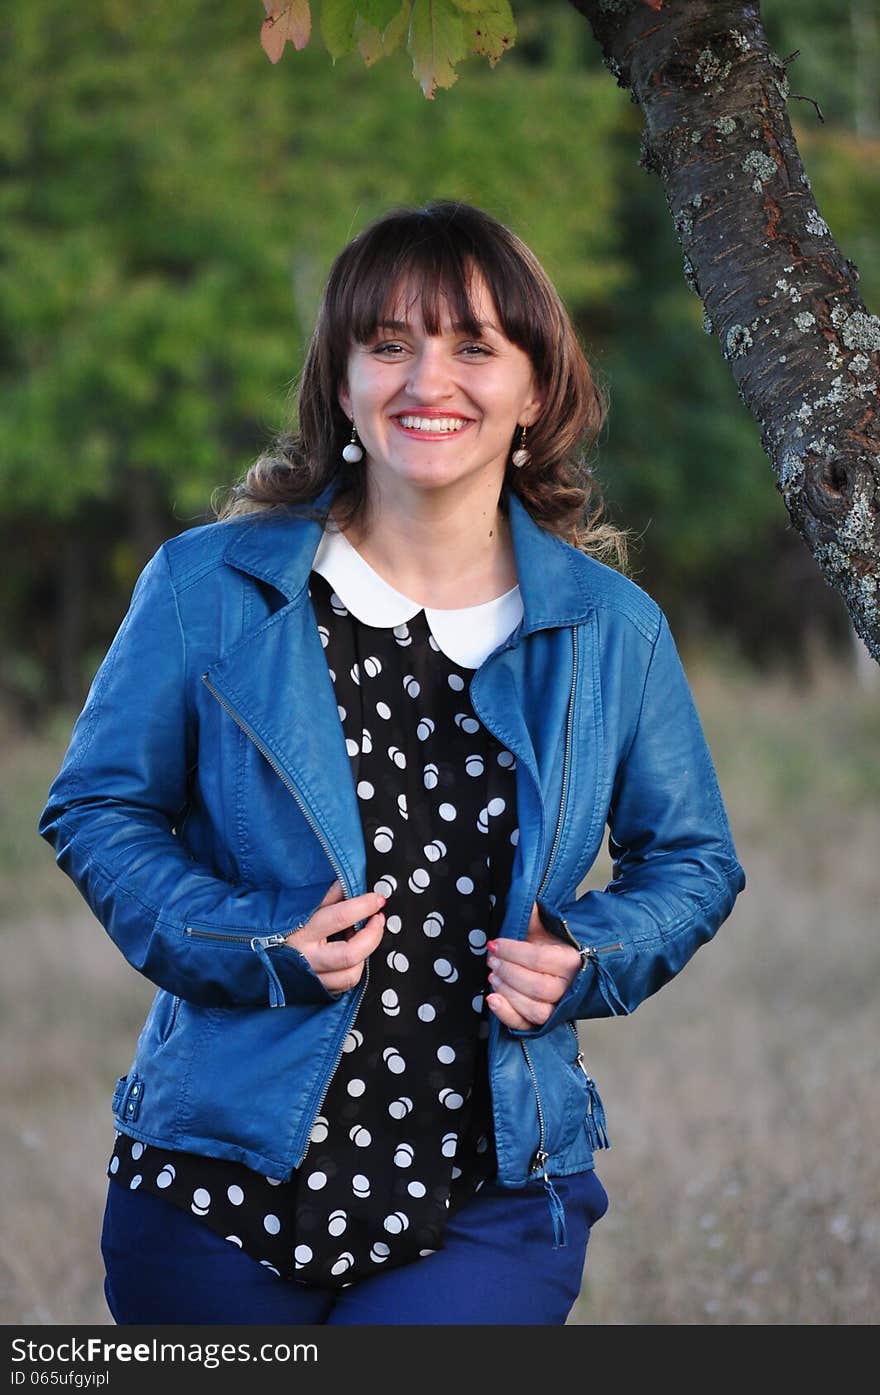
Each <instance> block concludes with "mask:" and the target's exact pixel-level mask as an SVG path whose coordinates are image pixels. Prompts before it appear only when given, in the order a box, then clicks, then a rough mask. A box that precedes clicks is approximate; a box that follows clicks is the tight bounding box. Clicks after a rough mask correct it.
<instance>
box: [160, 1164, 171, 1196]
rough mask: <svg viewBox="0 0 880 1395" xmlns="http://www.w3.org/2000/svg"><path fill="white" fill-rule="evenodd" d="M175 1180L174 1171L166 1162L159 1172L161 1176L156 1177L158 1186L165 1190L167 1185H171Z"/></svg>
mask: <svg viewBox="0 0 880 1395" xmlns="http://www.w3.org/2000/svg"><path fill="white" fill-rule="evenodd" d="M173 1181H174V1173H173V1172H171V1171H170V1170H169V1168H168V1165H167V1163H166V1165H165V1166H164V1167H163V1168H162V1171H161V1172H160V1173H159V1176H158V1177H157V1178H156V1186H157V1187H161V1188H162V1190H163V1191H164V1190H165V1188H166V1187H170V1186H171V1183H172V1182H173Z"/></svg>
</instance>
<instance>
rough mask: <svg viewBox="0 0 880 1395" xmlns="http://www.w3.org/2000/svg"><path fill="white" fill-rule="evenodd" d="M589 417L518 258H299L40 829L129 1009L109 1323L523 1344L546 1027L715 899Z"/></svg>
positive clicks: (717, 816)
mask: <svg viewBox="0 0 880 1395" xmlns="http://www.w3.org/2000/svg"><path fill="white" fill-rule="evenodd" d="M600 422H601V407H600V401H599V397H598V394H597V392H596V389H595V387H594V386H593V383H592V380H591V377H590V373H589V369H588V367H587V365H586V363H585V361H584V359H583V356H582V354H581V351H580V349H579V347H578V344H577V341H576V338H575V335H574V333H573V330H572V327H571V324H570V322H569V320H568V317H567V315H566V313H565V311H564V309H563V307H562V305H561V303H560V301H559V298H558V296H557V294H556V292H555V291H554V289H553V287H552V285H551V284H550V282H549V280H548V278H547V276H546V274H545V273H544V271H543V270H542V269H541V267H540V265H539V264H538V263H537V261H536V260H535V258H534V256H533V255H532V254H531V252H530V251H529V250H528V249H527V248H526V247H525V246H524V245H523V243H522V242H521V241H520V240H519V239H518V238H517V237H516V236H515V235H514V234H513V233H511V232H510V231H508V230H507V229H506V228H504V227H503V226H502V225H501V224H499V223H497V222H496V221H495V220H493V219H492V218H490V217H488V216H487V215H485V214H483V213H481V212H479V211H478V210H476V209H473V208H470V207H468V206H466V205H462V204H454V203H434V204H431V205H429V206H428V207H427V208H424V209H420V210H404V211H398V212H394V213H392V214H390V215H388V216H386V217H384V218H381V219H379V220H378V221H377V222H376V223H374V224H373V225H372V226H371V227H370V228H368V229H367V230H366V231H365V232H363V233H362V234H360V235H359V236H358V237H356V238H355V239H354V241H353V242H352V243H351V244H350V245H349V246H348V247H347V248H345V249H344V251H343V252H342V253H341V254H340V256H339V257H338V258H337V261H336V263H335V264H334V267H333V269H332V271H331V274H330V277H329V281H328V284H327V287H326V290H325V295H324V299H323V303H322V307H321V311H320V315H319V319H318V324H317V328H316V330H315V334H314V337H313V340H312V344H311V346H310V349H309V353H308V358H307V362H306V365H305V369H304V372H303V376H302V380H301V384H300V393H299V420H298V429H297V432H296V434H295V435H292V436H290V437H287V438H284V439H282V441H281V442H280V443H279V448H278V450H277V452H276V453H275V454H274V455H272V456H270V457H268V458H266V459H263V460H261V461H259V462H258V463H257V465H256V466H255V467H254V468H253V469H252V470H251V471H250V472H249V474H248V475H247V477H246V479H245V481H244V482H243V484H242V485H240V486H239V487H238V488H237V489H236V490H235V491H234V492H233V496H232V499H231V502H230V503H229V504H228V505H227V507H226V509H225V510H224V514H223V517H222V518H221V520H220V521H218V522H217V523H214V524H210V525H207V526H205V527H200V528H193V529H191V530H189V531H188V532H185V533H184V534H182V535H181V536H179V537H176V538H173V539H172V540H171V541H170V542H168V543H166V544H165V546H164V547H163V548H161V549H160V551H159V552H158V553H157V554H156V556H155V557H154V558H153V559H152V561H151V562H150V563H149V565H148V566H147V568H146V569H145V571H144V573H143V575H142V576H141V578H140V579H139V581H138V584H137V586H136V588H135V592H134V596H133V599H132V604H131V608H130V610H129V612H128V615H127V616H126V618H125V620H124V622H123V624H122V626H121V628H120V631H119V633H118V635H117V637H116V639H115V641H114V643H113V645H112V647H111V649H110V651H109V653H108V655H107V658H106V660H105V661H104V663H103V665H102V666H101V669H100V671H99V673H98V675H97V677H96V678H95V681H94V684H93V686H92V689H91V692H90V694H89V698H88V701H87V703H86V706H85V709H84V711H83V713H82V714H81V716H80V718H79V720H78V722H77V724H76V726H75V729H74V733H73V737H72V741H71V745H70V749H69V751H68V753H67V756H66V759H65V761H64V765H63V767H62V769H61V772H60V773H59V775H58V777H57V779H56V780H55V782H54V784H53V786H52V789H51V792H50V795H49V800H48V804H47V807H46V810H45V812H44V814H43V817H42V820H41V825H40V829H41V832H42V833H43V835H44V836H45V837H47V838H48V839H49V840H50V841H51V842H52V843H53V844H54V846H55V848H56V850H57V855H58V861H59V863H60V865H61V866H62V867H63V868H64V870H65V871H66V872H67V873H68V874H69V875H70V876H71V877H72V878H73V880H74V881H75V883H76V884H77V886H78V887H79V888H80V890H81V891H82V893H83V895H84V896H85V897H86V899H87V900H88V902H89V904H90V906H91V907H92V909H93V910H94V912H95V914H96V915H97V916H98V918H99V919H100V920H101V921H102V923H103V924H104V925H105V926H106V928H107V930H108V931H109V933H110V935H111V936H112V937H113V939H114V940H115V942H116V943H117V944H118V945H119V947H120V949H121V950H122V952H123V953H124V954H125V955H126V957H127V958H128V959H129V961H130V962H131V963H132V964H133V965H134V967H135V968H137V969H138V970H139V971H140V972H141V973H143V974H145V975H146V976H147V977H148V978H150V979H151V980H152V981H153V982H154V983H155V984H156V985H157V986H158V989H159V991H158V993H157V995H156V997H155V1000H154V1003H153V1006H152V1009H151V1011H150V1014H149V1017H148V1019H147V1022H146V1024H145V1026H144V1028H143V1031H142V1033H141V1036H140V1040H139V1042H138V1047H137V1052H136V1055H135V1059H134V1062H133V1064H132V1067H131V1069H130V1070H129V1071H128V1073H127V1074H126V1075H125V1076H123V1077H122V1078H121V1079H120V1080H119V1083H118V1086H117V1090H116V1094H115V1096H114V1112H115V1116H116V1125H117V1139H116V1144H115V1147H114V1149H113V1155H112V1157H111V1160H110V1164H109V1174H110V1185H109V1192H108V1201H107V1209H106V1213H105V1221H104V1235H103V1249H104V1257H105V1263H106V1267H107V1283H106V1293H107V1298H108V1302H109V1305H110V1308H111V1311H112V1313H113V1315H114V1317H115V1319H116V1321H117V1322H123V1323H130V1322H238V1323H257V1322H259V1323H266V1322H269V1323H271V1322H291V1323H326V1324H330V1325H352V1324H365V1323H380V1324H412V1323H418V1324H428V1323H435V1324H439V1323H446V1324H463V1323H531V1324H561V1323H564V1322H565V1319H566V1317H567V1315H568V1313H569V1311H570V1309H571V1306H572V1304H573V1303H574V1301H575V1299H576V1297H577V1294H578V1291H579V1287H580V1282H581V1272H582V1266H583V1261H584V1253H585V1247H586V1243H587V1238H588V1235H589V1231H590V1227H591V1225H592V1224H594V1223H595V1221H596V1220H598V1218H599V1217H600V1216H601V1215H602V1214H603V1212H604V1210H605V1207H606V1205H607V1197H606V1195H605V1192H604V1190H603V1188H602V1185H601V1183H600V1182H599V1180H598V1178H597V1177H596V1174H595V1171H594V1168H593V1151H594V1150H595V1149H599V1148H602V1147H605V1146H607V1136H606V1133H605V1120H604V1113H603V1110H602V1105H601V1101H600V1099H599V1095H598V1093H597V1090H596V1087H595V1084H594V1082H593V1080H592V1078H591V1077H590V1076H589V1075H588V1073H587V1069H586V1066H585V1064H584V1060H583V1056H582V1054H581V1051H580V1047H579V1043H578V1035H577V1028H576V1022H577V1020H578V1019H579V1018H589V1017H601V1016H608V1015H611V1014H618V1013H628V1012H631V1011H633V1009H634V1008H635V1007H636V1006H637V1005H638V1003H639V1002H641V1001H642V1000H643V999H644V998H645V997H646V996H647V995H648V994H650V993H653V992H655V991H656V990H657V989H658V988H660V987H661V985H662V984H664V983H665V982H666V981H667V980H668V979H670V978H671V977H672V976H673V975H674V974H675V973H677V972H678V970H679V969H680V968H681V967H682V966H683V965H684V963H685V962H686V961H687V960H688V959H689V958H690V957H691V955H692V954H693V953H694V951H695V950H696V948H697V947H698V946H699V945H700V944H701V943H702V942H704V941H705V940H708V939H709V938H710V937H711V936H712V935H713V934H714V932H715V930H716V929H717V927H718V926H719V925H720V924H721V922H722V921H723V920H724V919H725V917H726V916H727V915H728V914H729V912H730V909H731V906H732V904H733V901H734V899H735V897H736V895H737V893H738V892H739V890H740V889H741V887H742V886H743V882H744V878H743V873H742V870H741V868H740V866H739V863H738V862H737V859H736V854H735V851H734V847H733V844H732V842H731V836H730V830H729V827H728V823H727V820H726V817H725V813H724V809H723V806H722V802H721V798H720V795H719V792H718V786H717V782H716V778H715V774H714V770H713V767H712V762H711V758H710V755H709V752H708V749H707V747H706V744H705V741H704V739H703V735H702V732H701V728H700V723H699V720H698V717H697V715H696V712H695V710H694V706H693V702H692V700H691V696H690V693H689V689H688V686H687V682H686V680H685V677H684V674H683V671H682V668H681V665H680V663H679V660H678V657H677V654H676V650H675V646H674V643H673V641H672V638H671V636H670V633H669V629H668V626H667V624H666V622H665V620H664V618H663V616H662V614H661V613H660V611H659V610H658V607H657V606H656V604H655V603H654V602H653V601H652V600H650V599H649V597H648V596H647V595H645V593H644V592H643V591H641V590H640V589H639V588H638V587H637V586H635V585H634V584H633V583H632V582H631V581H629V580H627V579H626V578H625V577H624V576H623V575H621V574H620V572H618V571H615V570H612V569H611V568H610V567H608V566H606V565H604V564H603V563H602V562H601V561H599V560H597V558H596V556H595V555H590V554H595V553H597V552H598V551H600V550H601V549H603V548H605V549H606V550H607V549H608V548H609V547H612V548H613V547H614V546H615V545H616V543H618V542H619V539H618V538H616V536H615V534H614V532H613V530H612V529H610V528H609V527H607V526H604V527H603V526H600V525H599V524H598V523H597V518H596V514H595V512H594V513H593V514H590V513H588V511H587V504H588V501H589V498H590V484H589V478H588V474H587V472H586V470H585V468H584V467H583V465H581V464H580V463H579V459H578V456H577V449H578V446H579V443H581V442H582V441H583V440H584V439H585V438H586V439H595V436H596V433H597V431H598V429H599V425H600ZM606 823H607V825H608V827H609V829H610V840H611V841H610V848H611V852H612V855H613V858H614V879H613V880H612V882H611V883H610V885H609V886H608V887H607V888H606V890H604V891H602V892H597V891H591V892H588V893H587V894H586V895H583V896H581V897H578V896H577V888H578V886H579V884H580V883H581V882H582V881H583V879H584V877H585V875H586V873H587V871H588V870H589V868H590V866H591V864H592V863H593V861H594V859H595V857H596V854H597V852H598V850H599V848H600V846H601V842H602V838H603V835H604V830H605V827H606Z"/></svg>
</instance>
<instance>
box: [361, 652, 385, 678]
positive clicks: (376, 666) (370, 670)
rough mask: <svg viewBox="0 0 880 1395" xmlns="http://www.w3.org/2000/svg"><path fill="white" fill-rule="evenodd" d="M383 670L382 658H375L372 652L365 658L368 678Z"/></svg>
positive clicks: (365, 669) (365, 671)
mask: <svg viewBox="0 0 880 1395" xmlns="http://www.w3.org/2000/svg"><path fill="white" fill-rule="evenodd" d="M381 672H382V660H381V659H377V658H375V657H374V656H373V655H372V654H371V655H370V656H369V657H368V658H366V659H364V673H365V674H366V675H367V677H368V678H375V677H377V675H378V674H380V673H381Z"/></svg>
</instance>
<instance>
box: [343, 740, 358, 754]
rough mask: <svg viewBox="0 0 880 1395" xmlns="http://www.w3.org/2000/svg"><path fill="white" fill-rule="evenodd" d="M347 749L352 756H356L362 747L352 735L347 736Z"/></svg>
mask: <svg viewBox="0 0 880 1395" xmlns="http://www.w3.org/2000/svg"><path fill="white" fill-rule="evenodd" d="M345 749H346V751H347V752H348V754H349V755H350V756H356V755H357V753H358V751H359V750H360V749H361V748H360V746H359V745H358V744H357V742H356V741H353V740H352V738H351V737H350V736H347V737H346V738H345Z"/></svg>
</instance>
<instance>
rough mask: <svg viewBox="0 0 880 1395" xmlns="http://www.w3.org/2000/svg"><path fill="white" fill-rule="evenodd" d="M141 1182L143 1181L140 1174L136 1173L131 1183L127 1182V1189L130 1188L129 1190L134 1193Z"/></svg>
mask: <svg viewBox="0 0 880 1395" xmlns="http://www.w3.org/2000/svg"><path fill="white" fill-rule="evenodd" d="M143 1180H144V1179H143V1177H142V1176H141V1174H140V1173H138V1174H137V1176H136V1177H132V1179H131V1181H130V1182H129V1184H128V1185H129V1187H130V1188H131V1190H132V1191H133V1192H136V1191H137V1189H138V1187H139V1186H140V1184H141V1182H142V1181H143Z"/></svg>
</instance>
